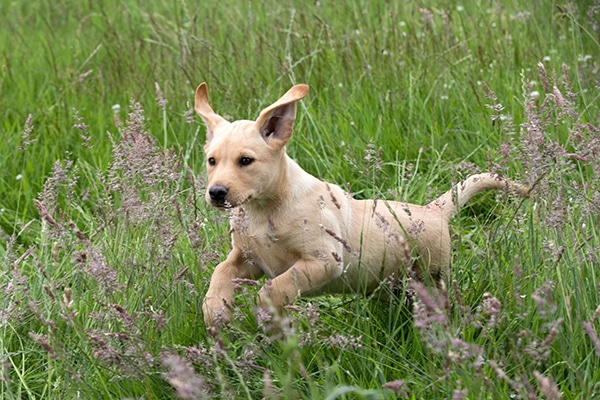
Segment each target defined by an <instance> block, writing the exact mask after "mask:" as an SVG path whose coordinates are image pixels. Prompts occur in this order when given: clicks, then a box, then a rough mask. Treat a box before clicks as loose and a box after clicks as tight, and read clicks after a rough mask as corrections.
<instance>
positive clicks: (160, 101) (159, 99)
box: [154, 82, 168, 108]
mask: <svg viewBox="0 0 600 400" xmlns="http://www.w3.org/2000/svg"><path fill="white" fill-rule="evenodd" d="M154 88H155V90H156V101H157V104H158V106H159V107H160V108H164V107H165V106H166V105H167V103H168V100H167V99H165V98H164V96H163V93H162V90H160V86H159V85H158V82H154Z"/></svg>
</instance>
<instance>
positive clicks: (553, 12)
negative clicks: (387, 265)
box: [0, 0, 600, 399]
mask: <svg viewBox="0 0 600 400" xmlns="http://www.w3.org/2000/svg"><path fill="white" fill-rule="evenodd" d="M599 17H600V3H598V2H597V1H595V2H569V1H567V0H565V1H562V2H561V1H559V2H552V1H547V2H542V1H530V2H523V1H514V0H513V1H479V0H466V1H465V2H462V3H461V2H455V1H450V2H444V1H434V2H433V3H432V2H422V4H418V3H415V2H406V1H389V2H387V1H386V2H384V1H354V2H330V1H315V2H295V1H280V2H277V3H272V4H270V3H268V2H255V1H239V2H233V4H232V3H231V2H223V1H211V0H209V1H202V2H195V1H190V0H178V1H172V2H163V1H139V0H136V1H129V2H118V1H88V2H83V1H73V0H57V1H49V0H39V1H30V2H20V1H7V0H4V1H0V25H1V26H2V27H3V29H1V30H0V43H2V45H1V46H0V65H1V70H0V90H1V93H2V95H1V96H0V112H1V113H2V121H0V143H1V144H2V145H1V147H0V260H2V262H1V268H0V293H1V294H0V333H1V334H0V397H2V398H7V399H20V398H24V399H45V398H49V399H70V398H116V399H122V398H136V399H139V398H143V399H167V398H174V397H179V398H185V399H196V398H211V399H213V398H214V399H216V398H219V399H233V398H235V399H237V398H244V399H259V398H263V397H264V398H267V399H384V398H390V399H391V398H398V397H399V398H409V399H421V398H426V399H430V398H431V399H434V398H435V399H437V398H439V399H443V398H448V399H449V398H453V399H461V398H468V399H479V398H482V399H483V398H485V399H488V398H494V399H496V398H528V399H535V398H546V399H557V398H564V399H591V398H600V383H598V382H600V340H599V339H598V334H600V318H599V314H600V293H599V289H598V288H599V283H600V269H599V267H598V266H599V264H600V260H599V257H600V255H599V254H600V220H599V217H598V216H599V214H600V107H599V102H598V97H599V94H600V92H599V81H598V77H599V76H600V74H599V65H600V43H599V40H600V39H599V38H600V29H599V27H598V24H599V23H598V21H599ZM540 63H541V64H540ZM202 81H206V82H208V84H209V88H210V93H211V103H212V105H213V107H214V109H215V110H216V111H217V112H219V113H221V114H223V115H225V116H228V117H230V118H231V119H247V118H255V117H256V116H257V114H258V112H259V111H260V110H261V109H262V108H263V107H264V106H266V105H268V104H270V103H271V102H273V101H274V100H276V99H277V98H278V97H279V96H280V95H281V94H283V93H284V92H285V91H286V90H287V89H288V88H289V87H290V86H291V85H292V84H294V83H307V84H309V85H310V86H311V92H310V94H309V95H308V97H307V98H306V99H304V100H303V101H302V102H301V104H300V107H299V110H298V119H297V123H296V129H295V136H294V137H293V139H292V141H291V142H290V144H289V146H288V152H289V153H290V154H291V155H292V156H293V157H294V158H295V159H297V160H298V162H299V163H300V165H302V166H303V167H304V168H305V169H306V170H307V171H309V172H311V173H313V174H314V175H316V176H318V177H320V178H323V179H325V180H327V181H330V182H334V183H337V184H340V185H341V186H343V187H347V184H348V185H349V187H350V190H351V191H352V192H353V193H354V194H355V196H357V197H362V198H364V197H374V196H378V197H380V198H388V199H392V198H395V199H402V200H407V201H410V202H413V203H424V202H425V201H427V200H428V199H432V198H435V197H436V196H437V195H439V194H440V193H442V192H443V191H445V190H447V188H448V187H449V186H450V185H451V184H452V183H454V182H457V181H458V180H459V179H460V178H461V177H464V176H465V175H466V174H468V173H470V172H473V171H476V170H494V171H498V172H501V173H503V174H506V175H507V176H510V177H513V178H515V179H516V180H521V181H523V182H525V183H527V184H529V185H532V186H534V190H533V193H532V197H531V199H528V200H525V201H516V200H510V199H507V198H505V197H503V196H496V197H495V196H494V194H487V195H483V196H480V197H479V198H478V199H477V200H475V201H473V203H472V205H471V206H470V207H468V208H466V209H464V210H462V212H461V213H460V215H459V216H458V217H457V218H455V220H454V221H453V224H452V225H453V236H454V239H455V240H454V249H455V253H454V263H453V279H454V284H453V286H452V287H451V288H450V290H449V305H448V306H446V305H440V304H435V302H434V301H432V300H430V299H428V296H427V293H426V291H424V290H416V291H415V292H414V293H412V292H411V293H405V291H404V290H395V291H394V293H396V294H397V297H395V298H394V299H393V300H388V301H381V300H378V299H377V297H378V294H379V292H378V293H376V295H374V296H371V297H370V298H362V297H359V296H347V297H333V296H331V297H320V298H315V299H303V300H301V301H300V302H299V303H298V304H297V306H295V307H294V308H293V309H290V310H289V317H290V319H291V320H292V321H293V329H287V328H285V327H284V328H285V329H283V336H282V337H277V336H273V335H269V334H265V332H264V328H263V326H264V321H263V320H262V319H261V318H262V317H261V318H257V316H255V315H254V314H253V305H254V294H255V293H256V291H257V287H254V286H251V285H241V286H240V296H239V299H238V303H237V306H238V308H236V309H235V310H234V312H235V315H236V318H235V320H236V322H235V323H234V324H233V325H232V326H231V327H230V328H228V329H225V330H224V331H221V332H207V330H206V329H205V327H204V325H203V323H202V313H201V302H202V298H203V295H204V292H205V290H206V288H207V282H208V280H209V278H210V273H211V271H212V269H213V268H214V266H215V265H216V263H217V262H218V261H219V260H221V259H223V257H224V256H225V255H226V254H227V251H228V249H229V242H228V233H227V230H228V223H227V215H226V214H225V213H219V212H217V211H216V210H213V209H210V208H209V207H208V206H207V205H206V204H205V203H204V200H203V196H204V185H203V178H202V177H203V168H204V159H203V152H202V145H203V142H204V128H203V127H202V125H201V123H200V121H199V118H194V115H193V113H191V112H190V110H191V108H192V102H193V93H194V89H195V87H196V86H197V84H199V83H200V82H202ZM379 149H381V150H379ZM392 289H394V288H393V285H392V284H391V283H390V282H386V283H382V286H381V291H380V292H386V291H390V290H392ZM417 289H418V288H417ZM275 323H277V321H275Z"/></svg>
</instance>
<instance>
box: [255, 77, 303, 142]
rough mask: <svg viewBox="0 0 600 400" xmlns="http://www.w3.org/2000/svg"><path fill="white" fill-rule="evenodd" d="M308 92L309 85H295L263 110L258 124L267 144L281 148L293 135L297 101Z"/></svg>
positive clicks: (257, 121)
mask: <svg viewBox="0 0 600 400" xmlns="http://www.w3.org/2000/svg"><path fill="white" fill-rule="evenodd" d="M307 94H308V85H295V86H293V87H292V88H291V89H290V90H288V91H287V93H286V94H284V95H283V96H282V97H281V98H280V99H279V100H277V101H276V102H275V103H273V104H271V105H270V106H269V107H267V108H265V109H264V110H262V111H261V113H260V115H259V116H258V118H257V119H256V126H257V127H258V130H259V132H260V134H261V136H262V137H263V139H264V140H265V142H267V144H269V146H271V147H275V148H281V147H283V146H284V145H285V144H286V143H287V141H288V140H289V139H290V137H291V136H292V132H293V130H294V120H295V119H296V102H297V101H298V100H300V99H302V98H303V97H304V96H306V95H307Z"/></svg>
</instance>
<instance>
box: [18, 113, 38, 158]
mask: <svg viewBox="0 0 600 400" xmlns="http://www.w3.org/2000/svg"><path fill="white" fill-rule="evenodd" d="M32 131H33V114H29V115H28V116H27V120H25V126H24V127H23V133H22V134H21V138H22V139H23V146H19V147H18V149H19V150H27V148H28V147H29V146H31V144H33V143H35V142H37V139H30V138H29V135H31V132H32Z"/></svg>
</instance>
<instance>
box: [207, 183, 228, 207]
mask: <svg viewBox="0 0 600 400" xmlns="http://www.w3.org/2000/svg"><path fill="white" fill-rule="evenodd" d="M228 192H229V188H228V187H227V186H225V185H213V186H211V187H210V189H208V195H209V196H210V199H211V200H212V201H214V202H218V203H222V202H223V201H224V200H225V196H227V193H228Z"/></svg>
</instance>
